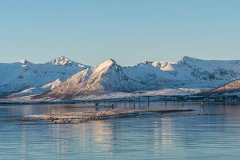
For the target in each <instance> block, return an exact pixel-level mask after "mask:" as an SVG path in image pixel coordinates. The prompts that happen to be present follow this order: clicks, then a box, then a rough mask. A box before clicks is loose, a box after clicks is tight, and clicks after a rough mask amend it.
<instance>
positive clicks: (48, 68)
mask: <svg viewBox="0 0 240 160" xmlns="http://www.w3.org/2000/svg"><path fill="white" fill-rule="evenodd" d="M87 67H88V66H86V65H82V64H79V63H76V62H73V61H71V60H69V59H67V58H66V57H59V58H57V59H55V60H52V61H51V62H48V63H45V64H33V63H31V62H29V61H27V60H21V61H20V62H16V63H10V64H7V63H1V64H0V75H1V76H0V96H3V95H6V94H9V93H12V92H17V91H21V90H23V89H27V88H32V87H40V86H42V85H45V84H48V83H51V82H53V81H55V80H57V79H59V80H61V81H65V80H66V79H68V78H69V77H70V76H72V75H74V74H75V73H77V72H79V71H81V70H83V69H85V68H87Z"/></svg>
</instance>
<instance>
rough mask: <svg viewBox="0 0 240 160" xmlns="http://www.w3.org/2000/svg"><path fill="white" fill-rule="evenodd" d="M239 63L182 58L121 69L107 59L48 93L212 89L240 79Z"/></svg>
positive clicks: (87, 93)
mask: <svg viewBox="0 0 240 160" xmlns="http://www.w3.org/2000/svg"><path fill="white" fill-rule="evenodd" d="M239 71H240V61H238V60H229V61H221V60H200V59H195V58H191V57H184V58H183V59H182V60H180V61H178V62H166V61H145V62H142V63H139V64H137V65H134V66H129V67H121V66H119V65H118V64H116V62H115V61H114V60H107V61H105V62H104V63H102V64H100V65H97V66H95V67H93V68H88V69H85V70H83V71H81V72H79V73H77V74H76V75H74V76H72V77H71V78H69V79H68V80H67V81H65V82H63V83H62V84H60V85H59V86H57V87H56V88H54V89H53V90H52V92H50V93H49V94H48V96H52V97H57V98H72V97H75V96H83V95H89V94H96V93H103V92H134V91H140V90H159V89H166V88H214V87H217V86H218V85H222V84H224V83H226V82H229V81H231V80H234V79H237V78H240V72H239Z"/></svg>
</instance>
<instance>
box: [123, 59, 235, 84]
mask: <svg viewBox="0 0 240 160" xmlns="http://www.w3.org/2000/svg"><path fill="white" fill-rule="evenodd" d="M124 72H125V73H126V74H127V75H128V76H130V77H132V78H134V79H135V78H136V79H141V81H144V82H146V83H147V82H149V81H152V80H151V79H153V78H152V77H155V78H154V80H157V79H160V78H164V79H166V80H167V81H168V82H169V81H172V82H174V83H173V84H174V85H175V86H181V87H199V88H214V87H216V86H218V85H222V84H224V83H226V82H229V81H231V80H234V79H238V78H240V60H201V59H196V58H191V57H187V56H186V57H183V58H182V59H181V60H180V61H178V62H166V61H145V62H143V63H140V64H138V65H135V66H130V67H126V68H125V69H124ZM139 73H141V74H139Z"/></svg>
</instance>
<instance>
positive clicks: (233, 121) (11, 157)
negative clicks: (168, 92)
mask: <svg viewBox="0 0 240 160" xmlns="http://www.w3.org/2000/svg"><path fill="white" fill-rule="evenodd" d="M83 106H84V105H42V106H41V105H35V106H0V159H1V160H15V159H17V160H21V159H23V160H25V159H29V160H30V159H31V160H32V159H34V160H36V159H41V160H42V159H48V160H55V159H61V160H65V159H69V160H75V159H76V160H77V159H78V160H79V159H81V160H84V159H86V160H95V159H96V160H101V159H102V160H110V159H111V160H118V159H119V160H123V159H129V160H137V159H143V160H150V159H151V160H154V159H156V160H160V159H164V160H166V159H178V160H181V159H194V160H196V159H208V160H216V159H218V160H221V159H223V160H226V159H227V160H232V159H236V160H238V159H239V157H240V105H238V106H237V105H235V106H231V105H203V106H200V105H197V104H181V105H180V104H177V103H176V104H174V103H167V104H165V103H152V104H150V108H158V107H183V106H184V107H191V108H193V109H195V110H196V111H194V112H184V113H169V114H163V115H161V114H153V115H144V116H139V117H134V118H124V119H116V120H104V121H92V122H89V123H82V124H46V123H43V122H41V123H36V122H25V121H22V120H21V118H22V116H24V115H31V114H42V113H60V112H68V111H71V112H72V111H81V110H95V108H81V107H83ZM118 106H120V107H121V108H129V107H131V108H134V107H135V108H139V107H140V108H144V107H146V104H135V105H134V104H128V103H127V104H126V103H122V104H118ZM98 109H102V108H101V107H100V108H98ZM104 109H107V108H104ZM199 113H200V114H201V115H199ZM205 113H206V114H205Z"/></svg>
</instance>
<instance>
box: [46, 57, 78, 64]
mask: <svg viewBox="0 0 240 160" xmlns="http://www.w3.org/2000/svg"><path fill="white" fill-rule="evenodd" d="M48 63H51V64H55V65H67V64H72V63H75V62H73V61H71V60H70V59H68V58H67V57H65V56H61V57H58V58H56V59H53V60H52V61H50V62H48Z"/></svg>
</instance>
